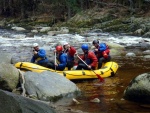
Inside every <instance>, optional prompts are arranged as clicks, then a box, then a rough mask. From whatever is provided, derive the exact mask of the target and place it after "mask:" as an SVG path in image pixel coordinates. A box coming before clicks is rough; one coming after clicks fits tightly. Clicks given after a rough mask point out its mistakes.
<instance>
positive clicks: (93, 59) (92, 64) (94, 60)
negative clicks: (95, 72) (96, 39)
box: [88, 52, 98, 67]
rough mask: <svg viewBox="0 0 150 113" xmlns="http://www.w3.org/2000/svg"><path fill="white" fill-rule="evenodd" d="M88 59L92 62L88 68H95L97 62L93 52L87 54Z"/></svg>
mask: <svg viewBox="0 0 150 113" xmlns="http://www.w3.org/2000/svg"><path fill="white" fill-rule="evenodd" d="M88 57H89V58H90V59H91V60H92V63H91V64H90V66H91V67H96V65H97V62H98V60H97V57H96V56H95V54H94V53H93V52H89V54H88Z"/></svg>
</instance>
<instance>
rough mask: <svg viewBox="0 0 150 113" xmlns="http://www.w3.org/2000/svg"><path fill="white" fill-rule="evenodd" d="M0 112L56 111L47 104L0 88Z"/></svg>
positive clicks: (40, 112) (45, 112)
mask: <svg viewBox="0 0 150 113" xmlns="http://www.w3.org/2000/svg"><path fill="white" fill-rule="evenodd" d="M0 113H56V112H55V111H54V110H53V109H52V108H51V107H50V106H49V105H47V104H44V103H43V102H39V101H34V100H31V99H29V98H25V97H23V96H19V95H16V94H13V93H10V92H7V91H3V90H0Z"/></svg>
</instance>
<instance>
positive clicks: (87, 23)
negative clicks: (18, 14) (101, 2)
mask: <svg viewBox="0 0 150 113" xmlns="http://www.w3.org/2000/svg"><path fill="white" fill-rule="evenodd" d="M137 10H138V9H137ZM149 17H150V10H146V11H145V10H139V11H135V12H134V13H133V12H132V13H131V11H130V10H129V8H127V7H123V6H116V5H112V6H106V7H103V8H100V7H94V8H92V9H88V10H85V11H82V12H79V13H77V14H76V15H75V16H74V17H72V18H71V19H69V20H67V21H65V22H57V23H55V24H53V25H50V23H49V22H47V19H45V17H44V16H43V18H42V17H41V18H42V19H41V18H40V19H38V18H36V19H33V18H32V17H30V18H27V19H23V20H20V19H15V18H13V19H9V18H8V19H7V18H3V19H1V21H0V26H1V27H3V28H9V29H13V27H22V28H24V29H26V30H28V31H32V32H34V33H37V32H42V33H46V34H50V35H54V34H57V31H60V28H67V32H69V33H79V34H84V33H85V32H89V31H90V30H93V29H99V30H101V31H102V32H110V33H122V34H126V35H134V36H142V37H150V18H149ZM44 20H45V21H44ZM41 27H47V29H46V30H45V31H39V28H41ZM61 30H62V29H61ZM65 30H66V29H65ZM49 31H55V33H49ZM61 32H62V31H61ZM65 32H66V31H65ZM58 33H60V32H58Z"/></svg>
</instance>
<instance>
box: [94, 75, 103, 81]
mask: <svg viewBox="0 0 150 113" xmlns="http://www.w3.org/2000/svg"><path fill="white" fill-rule="evenodd" d="M96 76H97V77H98V79H99V80H100V82H104V79H103V78H102V77H101V76H100V75H99V74H96Z"/></svg>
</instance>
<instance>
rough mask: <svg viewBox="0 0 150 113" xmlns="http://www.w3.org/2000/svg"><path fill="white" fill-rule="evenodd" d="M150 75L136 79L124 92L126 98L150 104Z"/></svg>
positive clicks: (143, 75)
mask: <svg viewBox="0 0 150 113" xmlns="http://www.w3.org/2000/svg"><path fill="white" fill-rule="evenodd" d="M149 81H150V73H144V74H141V75H139V76H137V77H136V78H134V79H133V80H132V81H131V82H130V84H129V85H128V87H127V88H126V89H125V91H124V98H125V99H127V100H130V101H135V102H139V103H149V104H150V82H149Z"/></svg>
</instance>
